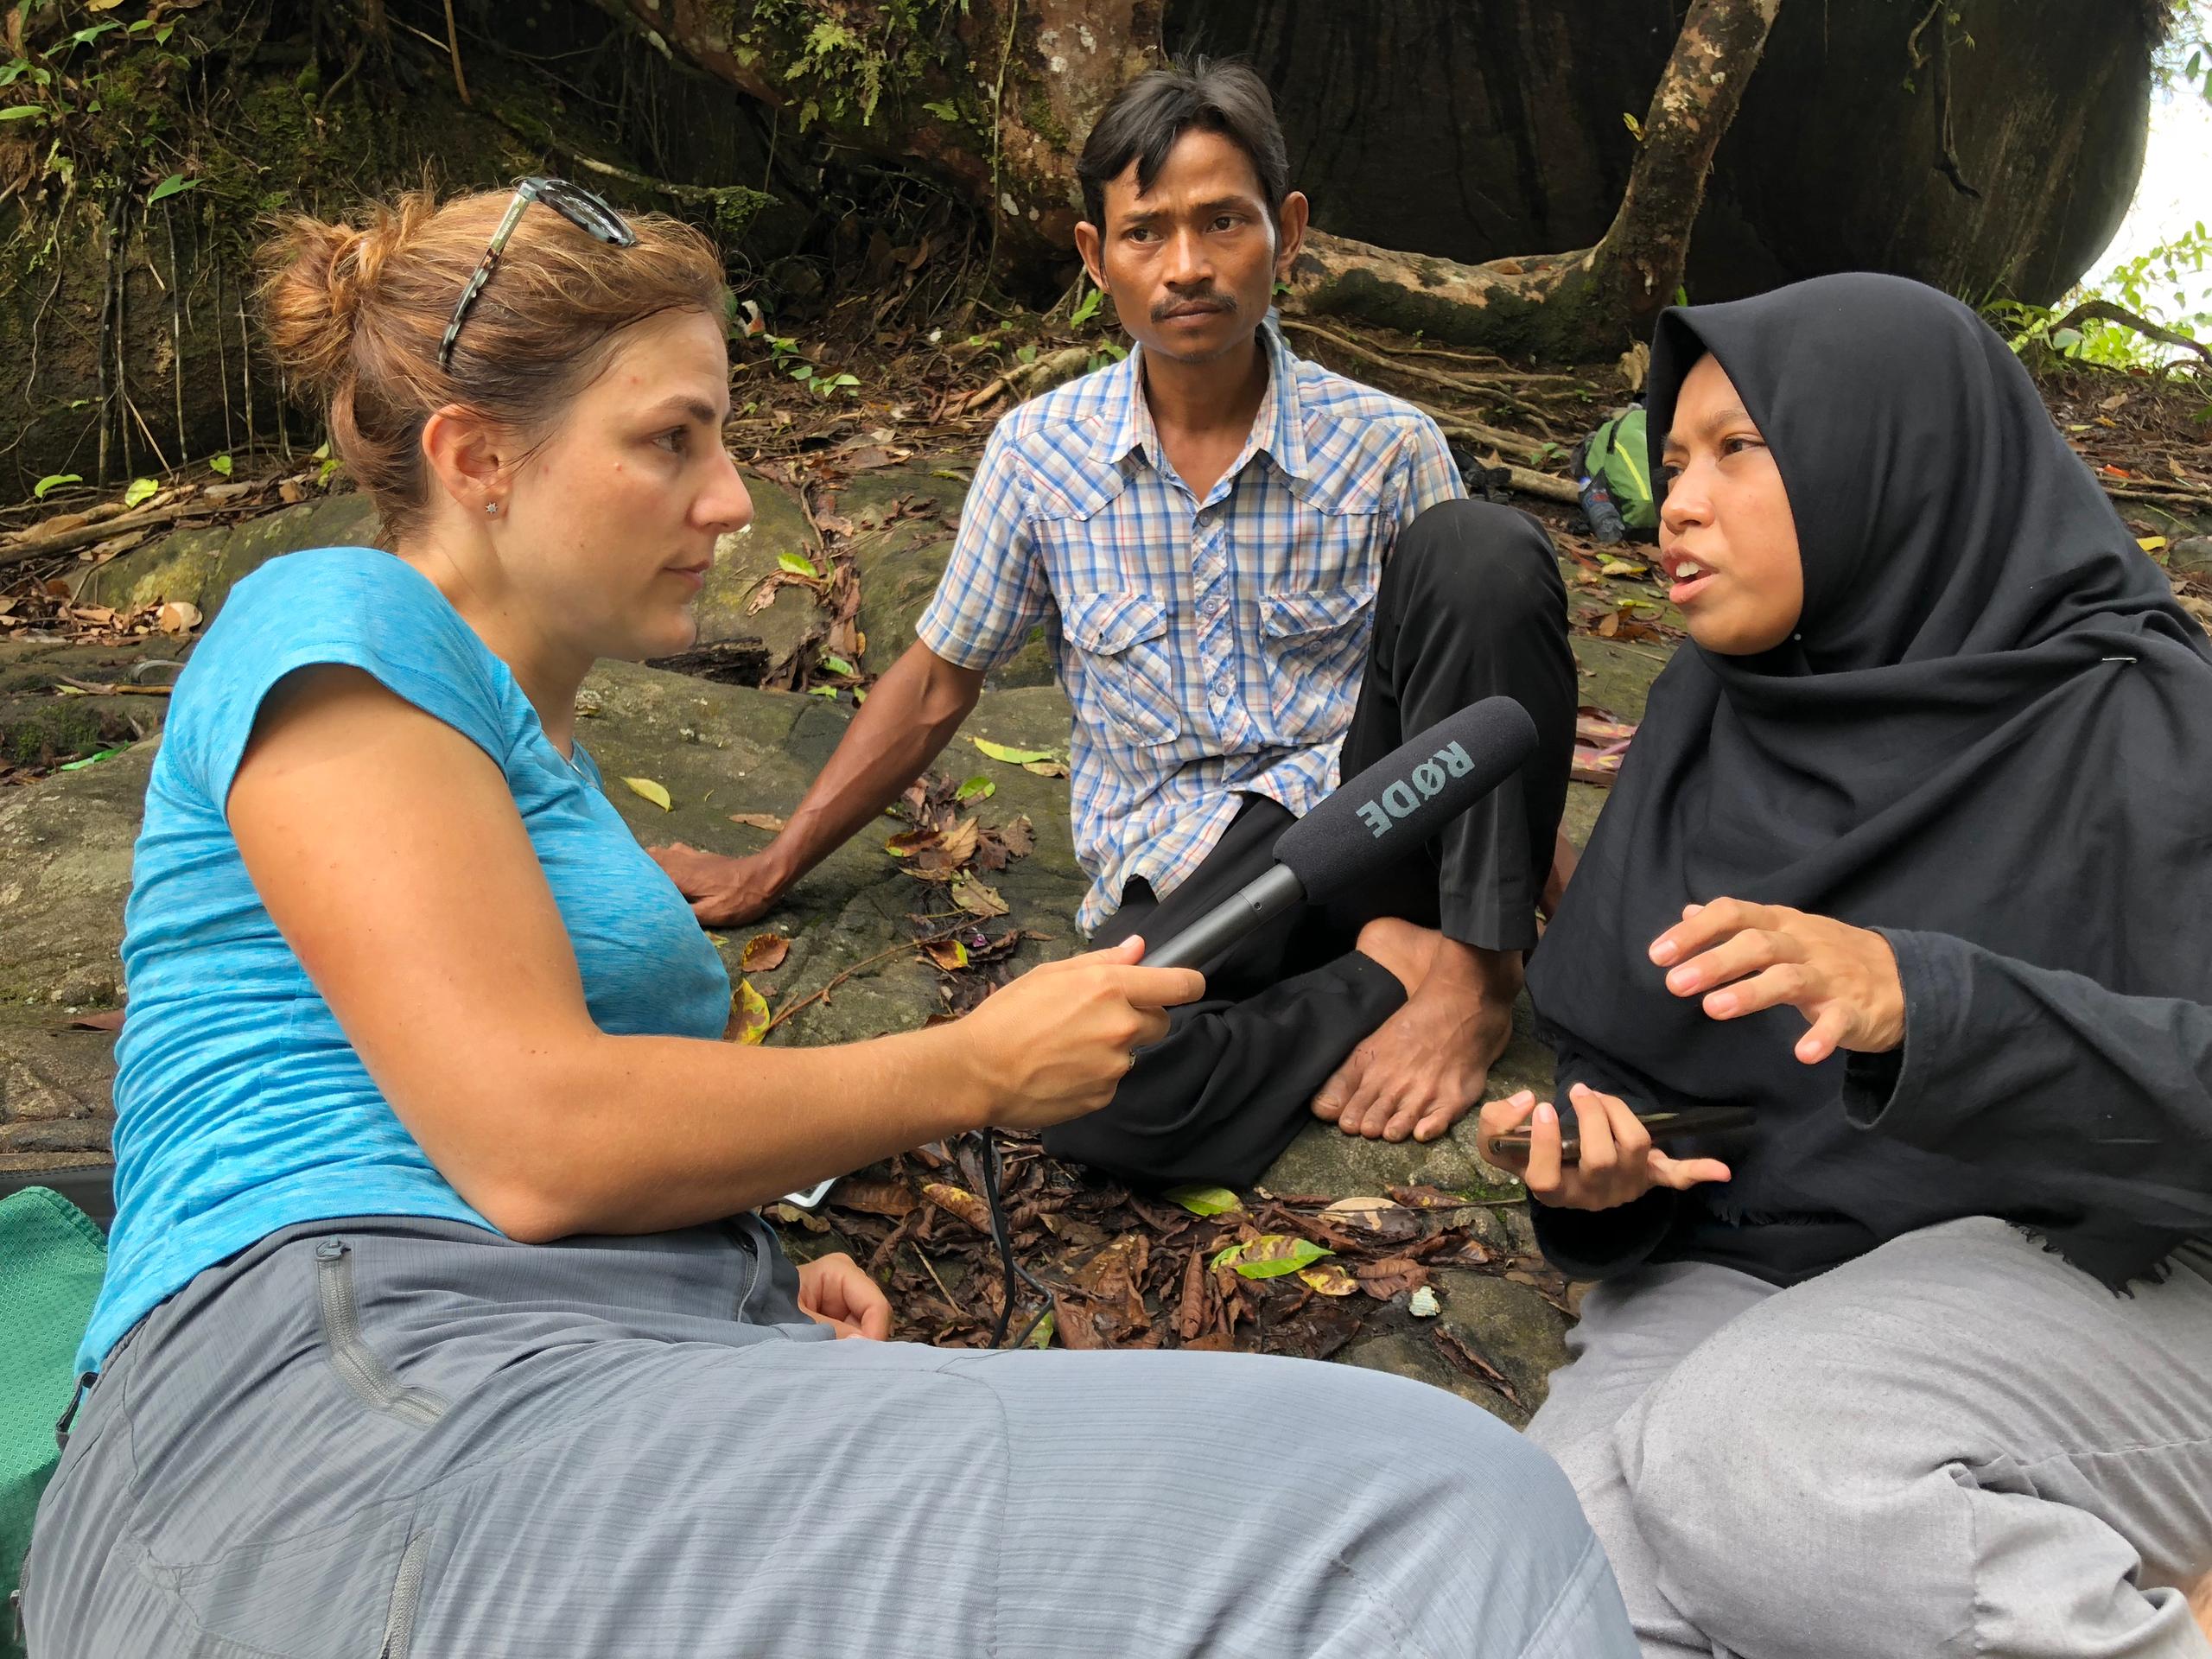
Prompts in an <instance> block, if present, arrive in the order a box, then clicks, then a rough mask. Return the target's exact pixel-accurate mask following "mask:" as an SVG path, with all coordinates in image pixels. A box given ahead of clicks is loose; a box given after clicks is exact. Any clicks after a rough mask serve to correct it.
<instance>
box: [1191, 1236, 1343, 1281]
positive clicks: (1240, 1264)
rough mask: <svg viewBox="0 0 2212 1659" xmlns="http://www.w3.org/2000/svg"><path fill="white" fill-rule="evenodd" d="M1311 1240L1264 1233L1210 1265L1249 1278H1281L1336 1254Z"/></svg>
mask: <svg viewBox="0 0 2212 1659" xmlns="http://www.w3.org/2000/svg"><path fill="white" fill-rule="evenodd" d="M1334 1254H1336V1252H1334V1251H1333V1250H1325V1249H1322V1248H1321V1247H1320V1246H1319V1244H1316V1243H1314V1242H1313V1240H1312V1239H1310V1238H1300V1237H1298V1236H1295V1235H1294V1234H1291V1233H1262V1234H1261V1235H1260V1236H1259V1237H1257V1238H1254V1239H1248V1240H1246V1241H1245V1242H1244V1243H1241V1244H1231V1245H1230V1247H1229V1248H1228V1249H1225V1250H1222V1251H1219V1252H1217V1254H1216V1255H1215V1256H1214V1258H1213V1260H1212V1261H1211V1262H1209V1263H1208V1264H1207V1265H1208V1266H1209V1267H1216V1268H1236V1271H1237V1272H1238V1273H1239V1274H1243V1276H1244V1277H1245V1278H1247V1279H1280V1278H1281V1277H1282V1276H1283V1275H1284V1274H1287V1273H1296V1272H1297V1271H1298V1270H1299V1269H1300V1268H1310V1267H1312V1266H1313V1264H1314V1263H1315V1262H1319V1260H1320V1259H1321V1258H1322V1257H1323V1256H1325V1255H1334Z"/></svg>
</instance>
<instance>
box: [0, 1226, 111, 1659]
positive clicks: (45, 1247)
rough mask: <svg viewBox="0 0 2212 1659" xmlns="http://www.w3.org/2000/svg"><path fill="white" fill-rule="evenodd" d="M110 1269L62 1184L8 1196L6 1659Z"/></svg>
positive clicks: (0, 1386)
mask: <svg viewBox="0 0 2212 1659" xmlns="http://www.w3.org/2000/svg"><path fill="white" fill-rule="evenodd" d="M106 1268H107V1240H106V1239H105V1237H103V1236H101V1233H100V1230H99V1226H98V1224H95V1223H94V1222H92V1220H91V1219H90V1218H89V1217H86V1214H85V1213H84V1211H81V1210H79V1209H78V1208H77V1206H76V1205H73V1204H72V1203H70V1202H69V1200H68V1199H67V1198H63V1197H62V1196H61V1195H60V1193H59V1192H54V1191H53V1190H51V1189H50V1188H48V1187H43V1186H30V1187H25V1188H24V1189H23V1190H22V1192H15V1193H11V1194H10V1195H9V1196H8V1197H7V1198H0V1331H4V1332H7V1340H6V1341H5V1342H4V1343H0V1659H10V1656H15V1655H19V1654H20V1653H21V1652H22V1649H21V1648H20V1647H19V1646H18V1645H17V1643H16V1620H15V1613H14V1609H13V1608H12V1606H10V1599H11V1598H12V1596H13V1594H14V1592H15V1588H16V1574H17V1573H19V1572H21V1571H22V1564H23V1555H24V1554H25V1552H26V1551H28V1550H29V1548H30V1547H31V1517H32V1516H34V1515H35V1513H36V1512H37V1510H38V1499H39V1494H40V1493H41V1492H42V1491H45V1490H46V1483H47V1480H48V1478H49V1477H50V1476H51V1475H52V1474H53V1473H54V1463H55V1462H56V1461H57V1460H58V1459H59V1458H60V1455H61V1454H60V1451H59V1450H58V1449H57V1447H56V1446H55V1445H54V1421H55V1420H56V1419H57V1418H59V1417H60V1415H61V1414H62V1412H63V1411H64V1410H65V1409H67V1407H68V1404H69V1396H70V1393H71V1391H72V1390H73V1389H74V1388H75V1387H76V1376H75V1373H74V1371H73V1369H72V1367H73V1363H74V1361H75V1359H76V1357H77V1344H78V1342H79V1339H80V1338H82V1337H83V1336H84V1334H85V1326H86V1324H87V1323H88V1322H89V1321H90V1320H91V1319H92V1299H93V1298H94V1297H95V1296H97V1295H99V1288H100V1275H101V1274H103V1273H104V1272H105V1270H106Z"/></svg>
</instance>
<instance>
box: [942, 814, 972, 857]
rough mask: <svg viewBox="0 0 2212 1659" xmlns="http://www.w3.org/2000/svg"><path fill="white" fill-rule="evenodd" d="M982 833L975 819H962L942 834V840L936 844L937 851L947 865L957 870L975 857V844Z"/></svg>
mask: <svg viewBox="0 0 2212 1659" xmlns="http://www.w3.org/2000/svg"><path fill="white" fill-rule="evenodd" d="M981 835H982V825H981V824H979V823H976V820H975V819H973V818H963V819H961V820H960V822H959V823H956V824H955V825H953V826H952V828H951V829H948V830H946V831H945V832H944V839H943V840H942V841H940V842H938V851H939V852H941V853H943V854H944V857H945V860H946V861H947V862H948V863H950V864H951V865H952V866H953V867H954V868H957V867H959V866H960V865H963V864H965V863H966V862H967V861H969V859H971V858H973V857H975V856H976V841H977V839H978V837H979V836H981Z"/></svg>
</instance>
